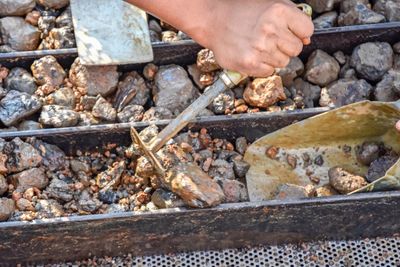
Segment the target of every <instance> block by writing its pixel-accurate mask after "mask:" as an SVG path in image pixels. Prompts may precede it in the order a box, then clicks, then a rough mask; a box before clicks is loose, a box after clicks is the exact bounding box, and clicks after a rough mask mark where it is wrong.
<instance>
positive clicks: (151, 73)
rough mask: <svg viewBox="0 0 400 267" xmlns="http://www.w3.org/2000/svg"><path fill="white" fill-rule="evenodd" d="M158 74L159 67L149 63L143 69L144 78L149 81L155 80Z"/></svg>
mask: <svg viewBox="0 0 400 267" xmlns="http://www.w3.org/2000/svg"><path fill="white" fill-rule="evenodd" d="M157 72H158V67H157V66H156V65H154V64H153V63H148V64H146V66H144V68H143V76H144V77H145V78H146V79H147V80H149V81H153V80H154V77H156V74H157Z"/></svg>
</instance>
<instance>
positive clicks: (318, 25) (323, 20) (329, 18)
mask: <svg viewBox="0 0 400 267" xmlns="http://www.w3.org/2000/svg"><path fill="white" fill-rule="evenodd" d="M337 19H338V14H337V13H336V11H330V12H327V13H323V14H322V15H321V16H319V17H317V18H315V19H314V20H313V23H314V28H315V29H325V28H332V27H335V26H336V25H337Z"/></svg>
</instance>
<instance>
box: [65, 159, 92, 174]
mask: <svg viewBox="0 0 400 267" xmlns="http://www.w3.org/2000/svg"><path fill="white" fill-rule="evenodd" d="M70 166H71V169H72V171H73V172H75V173H78V172H80V171H82V172H85V173H89V172H90V169H91V168H90V165H89V164H88V163H86V162H84V161H81V160H77V159H72V160H71V161H70Z"/></svg>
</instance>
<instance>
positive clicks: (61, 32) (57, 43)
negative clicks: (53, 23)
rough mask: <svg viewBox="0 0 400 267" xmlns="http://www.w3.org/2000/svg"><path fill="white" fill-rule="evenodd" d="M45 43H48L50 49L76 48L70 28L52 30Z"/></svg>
mask: <svg viewBox="0 0 400 267" xmlns="http://www.w3.org/2000/svg"><path fill="white" fill-rule="evenodd" d="M46 41H47V42H49V43H50V45H51V49H62V48H74V47H76V41H75V35H74V32H73V29H72V28H70V27H68V26H67V27H61V28H54V29H52V30H51V31H50V32H49V37H48V38H46Z"/></svg>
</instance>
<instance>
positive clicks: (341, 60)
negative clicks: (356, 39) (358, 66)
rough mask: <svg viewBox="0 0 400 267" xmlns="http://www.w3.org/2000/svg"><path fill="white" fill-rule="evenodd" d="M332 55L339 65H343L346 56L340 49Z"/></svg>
mask: <svg viewBox="0 0 400 267" xmlns="http://www.w3.org/2000/svg"><path fill="white" fill-rule="evenodd" d="M333 56H334V57H335V59H336V60H337V62H339V64H340V65H344V64H346V62H347V59H348V58H347V56H346V55H345V54H344V53H343V52H342V51H336V52H335V53H334V54H333Z"/></svg>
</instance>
